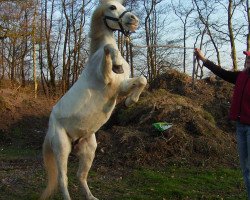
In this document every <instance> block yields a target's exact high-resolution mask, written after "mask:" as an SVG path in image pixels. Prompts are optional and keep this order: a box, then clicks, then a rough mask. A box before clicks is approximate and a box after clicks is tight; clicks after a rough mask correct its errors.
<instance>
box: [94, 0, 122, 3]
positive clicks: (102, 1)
mask: <svg viewBox="0 0 250 200" xmlns="http://www.w3.org/2000/svg"><path fill="white" fill-rule="evenodd" d="M108 1H110V0H99V3H100V4H102V3H106V2H108ZM116 1H118V2H119V3H120V4H123V3H124V0H116Z"/></svg>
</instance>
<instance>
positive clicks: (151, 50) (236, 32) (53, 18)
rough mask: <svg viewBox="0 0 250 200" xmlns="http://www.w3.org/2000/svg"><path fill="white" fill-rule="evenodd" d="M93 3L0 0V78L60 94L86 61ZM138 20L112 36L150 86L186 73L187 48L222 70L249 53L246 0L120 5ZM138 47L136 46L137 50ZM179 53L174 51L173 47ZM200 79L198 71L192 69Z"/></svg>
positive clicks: (152, 0)
mask: <svg viewBox="0 0 250 200" xmlns="http://www.w3.org/2000/svg"><path fill="white" fill-rule="evenodd" d="M97 4H98V1H90V0H16V1H15V0H12V1H7V0H1V1H0V80H1V79H9V80H11V82H15V83H16V82H18V83H19V84H20V86H23V87H24V86H25V85H26V84H27V82H32V83H33V84H34V92H35V96H36V95H37V90H38V89H39V90H40V91H42V92H44V94H45V95H46V96H51V95H53V94H55V93H65V92H66V91H67V90H68V89H69V88H70V87H71V86H72V84H73V83H74V82H75V81H76V80H77V79H78V77H79V75H80V73H81V71H82V70H83V68H84V66H85V63H86V61H87V59H88V51H89V38H88V32H89V23H90V18H91V14H92V11H93V10H94V7H95V6H96V5H97ZM125 5H126V7H127V9H129V10H133V11H134V12H135V13H136V14H137V15H138V16H139V18H140V28H139V30H138V31H137V32H136V33H133V34H132V35H131V36H130V38H129V39H126V38H124V36H123V35H121V34H120V33H115V34H116V37H117V39H118V46H119V48H120V51H121V53H122V54H123V56H124V57H125V58H126V60H127V61H128V62H129V63H130V65H131V71H132V72H131V73H132V74H131V75H132V76H133V75H134V74H142V75H144V76H145V77H147V79H148V81H149V82H151V81H152V80H153V79H154V78H155V77H156V76H157V75H159V74H161V73H163V72H164V71H165V70H166V69H167V68H178V69H179V70H180V71H182V72H184V73H192V67H193V63H192V62H193V58H192V56H193V50H192V49H191V48H193V47H199V48H201V49H202V50H203V51H204V52H205V53H206V56H207V57H208V58H211V59H212V60H213V61H214V62H216V63H218V64H219V65H221V66H226V67H227V68H228V69H232V70H239V69H242V68H243V66H244V55H243V54H242V51H243V50H250V35H249V32H250V24H249V23H250V9H249V0H187V1H178V0H137V1H136V0H127V1H126V2H125ZM139 46H140V47H139ZM177 47H181V48H177ZM194 76H195V77H196V78H202V77H203V76H204V73H203V68H202V66H198V65H197V68H196V69H195V71H194Z"/></svg>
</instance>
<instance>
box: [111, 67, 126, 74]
mask: <svg viewBox="0 0 250 200" xmlns="http://www.w3.org/2000/svg"><path fill="white" fill-rule="evenodd" d="M112 71H113V72H114V73H116V74H122V73H124V70H123V68H122V65H113V67H112Z"/></svg>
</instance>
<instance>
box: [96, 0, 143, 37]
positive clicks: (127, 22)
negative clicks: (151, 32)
mask: <svg viewBox="0 0 250 200" xmlns="http://www.w3.org/2000/svg"><path fill="white" fill-rule="evenodd" d="M122 2H123V1H122V0H100V6H101V7H102V10H103V13H102V14H103V20H104V23H105V25H106V26H107V27H108V28H109V29H111V30H113V31H115V30H119V31H121V32H122V33H123V34H125V35H128V34H130V32H134V31H135V30H136V29H137V28H138V25H139V19H138V18H137V17H136V16H135V15H134V14H133V13H131V12H129V11H127V10H126V8H125V7H124V6H123V5H122Z"/></svg>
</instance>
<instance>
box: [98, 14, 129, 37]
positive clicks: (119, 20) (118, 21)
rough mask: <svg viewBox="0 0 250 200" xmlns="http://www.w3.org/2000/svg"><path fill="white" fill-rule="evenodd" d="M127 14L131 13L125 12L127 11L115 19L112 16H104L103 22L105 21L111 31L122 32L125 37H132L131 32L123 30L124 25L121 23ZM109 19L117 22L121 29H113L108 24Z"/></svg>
mask: <svg viewBox="0 0 250 200" xmlns="http://www.w3.org/2000/svg"><path fill="white" fill-rule="evenodd" d="M127 12H129V11H126V10H125V11H124V12H123V13H122V14H121V15H120V16H119V18H114V17H110V16H104V18H103V21H104V23H105V25H106V26H107V27H108V28H109V29H110V30H112V31H120V32H122V33H123V34H124V35H125V36H129V35H130V31H126V30H125V29H124V28H123V26H122V23H121V22H122V17H123V16H124V15H125V14H126V13H127ZM107 19H108V20H112V21H116V22H117V23H118V24H119V27H120V29H114V28H111V27H110V26H109V25H108V23H107Z"/></svg>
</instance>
